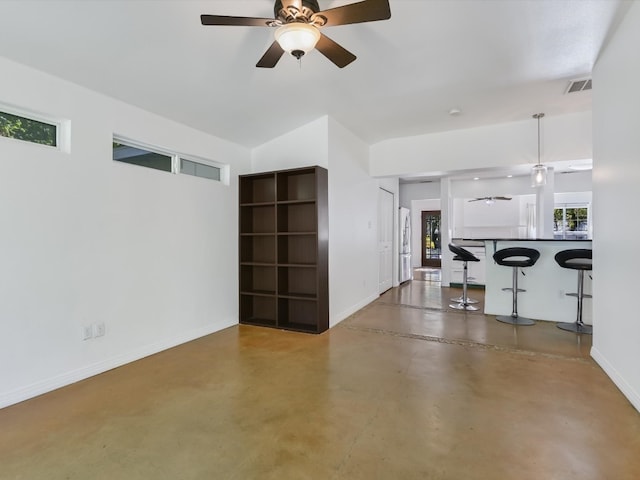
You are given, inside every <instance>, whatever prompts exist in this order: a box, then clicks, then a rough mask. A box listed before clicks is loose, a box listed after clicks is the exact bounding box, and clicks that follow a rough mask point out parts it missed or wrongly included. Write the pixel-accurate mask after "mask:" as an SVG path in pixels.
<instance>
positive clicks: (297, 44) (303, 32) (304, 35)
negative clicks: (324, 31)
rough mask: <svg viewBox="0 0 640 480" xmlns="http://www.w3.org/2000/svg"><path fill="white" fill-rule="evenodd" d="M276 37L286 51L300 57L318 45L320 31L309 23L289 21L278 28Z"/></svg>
mask: <svg viewBox="0 0 640 480" xmlns="http://www.w3.org/2000/svg"><path fill="white" fill-rule="evenodd" d="M275 37H276V41H277V42H278V44H280V46H281V47H282V49H283V50H284V51H285V52H287V53H290V54H292V55H293V56H294V57H296V58H297V59H300V57H302V56H303V55H304V54H305V53H308V52H310V51H311V50H313V49H314V48H315V47H316V44H317V43H318V40H320V31H319V30H318V29H317V28H316V27H314V26H313V25H309V24H307V23H299V22H296V23H287V24H286V25H283V26H281V27H279V28H278V29H277V30H276V33H275Z"/></svg>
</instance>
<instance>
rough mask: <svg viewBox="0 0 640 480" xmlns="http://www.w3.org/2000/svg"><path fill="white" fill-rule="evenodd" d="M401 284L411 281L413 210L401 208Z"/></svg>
mask: <svg viewBox="0 0 640 480" xmlns="http://www.w3.org/2000/svg"><path fill="white" fill-rule="evenodd" d="M399 219H400V222H399V225H400V238H399V244H400V262H399V265H400V279H399V280H400V283H403V282H406V281H408V280H411V276H412V275H411V210H409V209H408V208H404V207H400V216H399Z"/></svg>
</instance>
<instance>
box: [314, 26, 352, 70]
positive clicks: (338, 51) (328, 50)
mask: <svg viewBox="0 0 640 480" xmlns="http://www.w3.org/2000/svg"><path fill="white" fill-rule="evenodd" d="M316 49H317V50H318V51H319V52H320V53H321V54H323V55H324V56H325V57H327V58H328V59H329V60H331V61H332V62H333V63H335V64H336V65H337V66H338V67H340V68H344V67H346V66H347V65H349V64H350V63H351V62H353V61H354V60H355V59H356V58H357V57H356V56H355V55H354V54H353V53H351V52H350V51H349V50H347V49H345V48H344V47H342V46H340V45H338V44H337V43H336V42H334V41H333V40H331V39H330V38H329V37H327V36H326V35H324V34H322V33H321V34H320V40H318V43H317V45H316Z"/></svg>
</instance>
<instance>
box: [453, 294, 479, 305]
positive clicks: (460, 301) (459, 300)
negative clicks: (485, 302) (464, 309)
mask: <svg viewBox="0 0 640 480" xmlns="http://www.w3.org/2000/svg"><path fill="white" fill-rule="evenodd" d="M449 300H451V301H452V302H456V303H466V304H471V303H479V302H478V300H474V299H473V298H469V297H467V299H466V301H465V299H464V297H463V296H462V295H460V296H459V297H456V298H450V299H449Z"/></svg>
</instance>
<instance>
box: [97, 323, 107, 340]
mask: <svg viewBox="0 0 640 480" xmlns="http://www.w3.org/2000/svg"><path fill="white" fill-rule="evenodd" d="M95 332H96V335H95V336H96V337H103V336H104V334H105V327H104V322H100V323H96V324H95Z"/></svg>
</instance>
